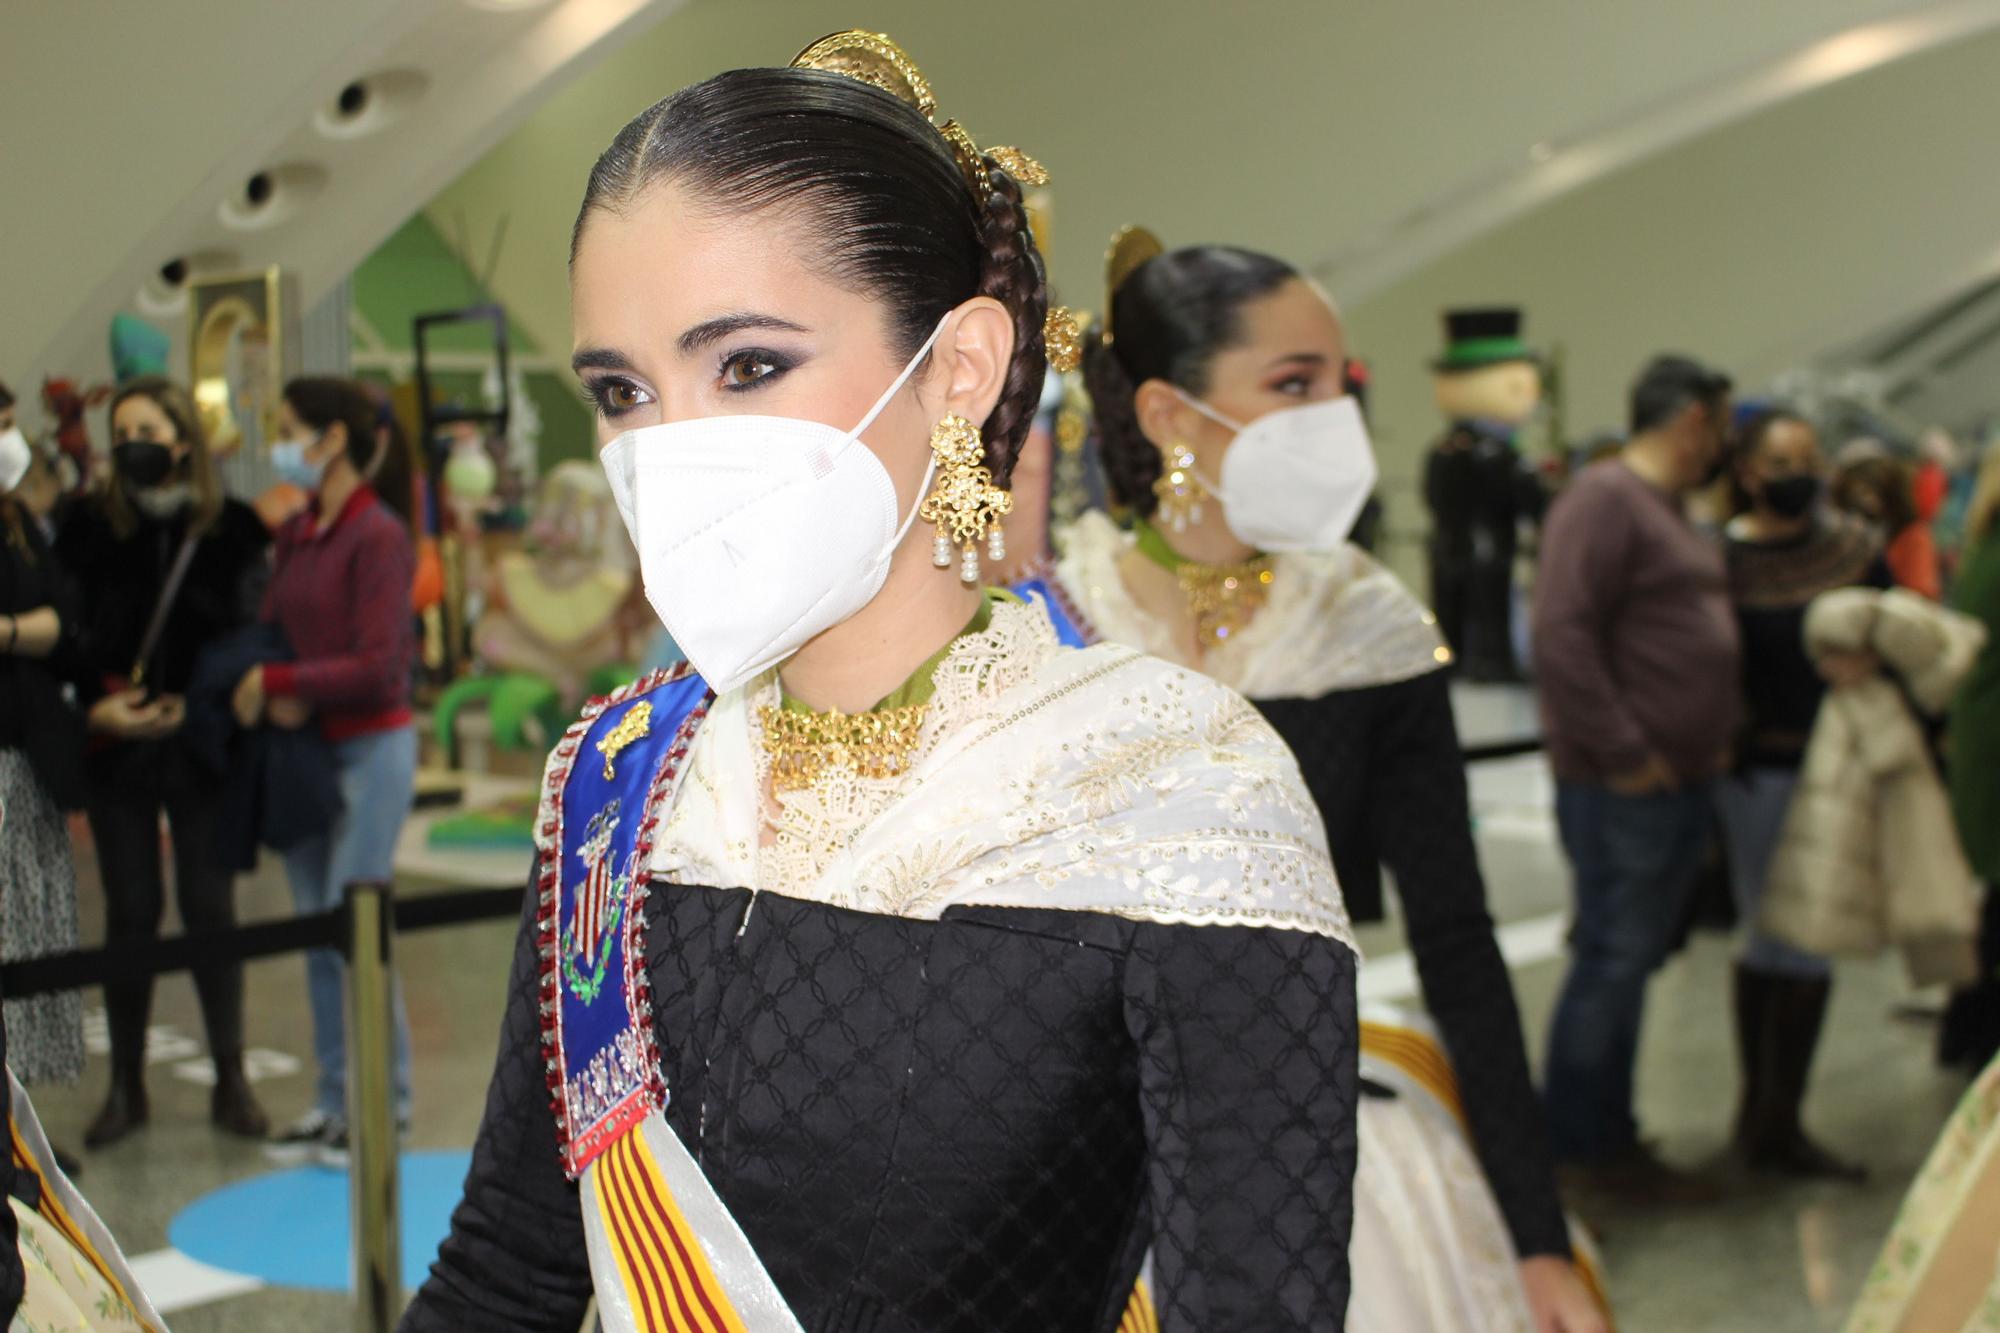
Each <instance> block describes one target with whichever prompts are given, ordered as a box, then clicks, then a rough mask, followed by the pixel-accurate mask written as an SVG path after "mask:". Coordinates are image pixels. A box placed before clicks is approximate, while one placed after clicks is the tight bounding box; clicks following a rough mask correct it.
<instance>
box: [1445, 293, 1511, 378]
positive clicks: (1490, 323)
mask: <svg viewBox="0 0 2000 1333" xmlns="http://www.w3.org/2000/svg"><path fill="white" fill-rule="evenodd" d="M1444 338H1445V349H1444V355H1443V356H1441V357H1439V358H1438V359H1437V360H1436V361H1433V362H1431V368H1432V369H1433V370H1438V371H1443V372H1446V373H1450V372H1451V371H1454V370H1478V369H1480V368H1482V367H1484V366H1497V365H1499V364H1501V363H1502V362H1505V361H1533V360H1535V359H1536V357H1535V354H1534V353H1533V352H1532V351H1530V350H1529V349H1528V345H1527V344H1526V343H1525V342H1522V341H1521V311H1520V308H1519V307H1518V306H1485V307H1482V308H1480V309H1477V310H1447V311H1445V312H1444Z"/></svg>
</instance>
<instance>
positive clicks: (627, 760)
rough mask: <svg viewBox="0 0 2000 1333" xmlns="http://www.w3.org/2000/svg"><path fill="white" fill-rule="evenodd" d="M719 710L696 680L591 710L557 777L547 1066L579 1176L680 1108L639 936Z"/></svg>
mask: <svg viewBox="0 0 2000 1333" xmlns="http://www.w3.org/2000/svg"><path fill="white" fill-rule="evenodd" d="M709 698H710V695H709V691H708V686H707V685H706V683H704V682H703V681H702V679H701V678H700V677H699V676H697V675H694V674H693V673H692V672H691V671H688V670H686V669H685V668H683V669H682V670H681V671H680V672H678V673H674V674H668V673H655V674H654V675H652V676H649V677H647V678H646V679H644V680H641V681H639V682H638V683H637V684H635V685H633V686H631V687H629V688H627V689H625V690H621V691H619V692H618V693H616V694H614V695H612V696H611V697H610V698H609V699H607V700H604V701H602V702H601V703H593V704H592V705H591V706H589V707H587V708H585V710H584V713H583V716H582V718H581V719H579V720H578V722H577V723H576V724H575V725H574V726H572V727H571V728H570V729H569V732H568V733H567V734H566V735H565V736H564V737H563V739H562V741H561V743H560V744H558V745H557V747H556V751H555V754H554V756H553V757H552V759H551V762H550V765H549V773H548V778H547V790H546V791H545V793H544V800H543V809H544V811H545V815H544V823H543V826H542V829H541V834H542V838H541V845H542V847H543V851H542V859H541V881H540V902H539V904H538V910H537V916H536V928H537V929H536V946H537V948H538V950H539V957H540V984H541V993H540V1000H541V1019H542V1054H543V1057H544V1062H545V1067H546V1069H547V1071H548V1080H549V1093H550V1096H551V1098H552V1100H553V1102H554V1108H555V1121H556V1139H557V1143H558V1145H559V1147H560V1148H561V1150H562V1156H563V1169H564V1170H565V1171H567V1172H568V1173H569V1175H570V1176H571V1177H572V1178H575V1177H577V1176H579V1175H581V1174H582V1173H583V1171H584V1169H585V1168H586V1167H588V1166H589V1165H590V1163H591V1162H592V1160H593V1159H595V1158H596V1157H597V1156H598V1155H599V1154H601V1153H602V1152H604V1151H605V1149H607V1148H608V1147H610V1146H611V1144H612V1143H614V1142H615V1141H616V1140H617V1139H618V1138H619V1136H620V1135H622V1134H624V1133H625V1132H626V1131H627V1130H629V1129H631V1128H632V1127H633V1126H634V1125H636V1124H638V1123H639V1122H640V1121H641V1120H643V1119H644V1118H645V1116H646V1115H647V1113H648V1112H650V1111H652V1110H655V1109H657V1108H661V1107H664V1106H665V1105H666V1100H667V1088H666V1082H665V1079H664V1077H663V1076H662V1074H661V1067H660V1056H659V1049H658V1044H657V1043H656V1042H655V1040H654V1037H653V1027H652V1009H653V1006H652V995H651V988H650V986H649V984H648V982H647V980H646V960H645V958H644V957H643V956H641V953H640V949H639V925H640V920H641V913H642V907H643V904H644V901H645V893H646V865H647V859H648V856H649V854H650V853H651V851H652V834H653V829H654V826H655V825H656V824H657V823H658V821H659V819H660V818H661V817H662V815H663V814H664V813H665V811H666V810H667V809H668V808H670V806H671V802H672V799H673V792H674V786H675V784H676V782H677V781H678V779H679V776H680V772H681V770H682V768H683V767H684V766H685V761H686V758H687V752H688V747H689V745H690V744H691V743H692V741H693V739H694V733H695V731H696V729H697V728H698V727H699V726H700V724H701V719H702V718H703V717H704V716H705V715H706V714H707V711H708V701H709Z"/></svg>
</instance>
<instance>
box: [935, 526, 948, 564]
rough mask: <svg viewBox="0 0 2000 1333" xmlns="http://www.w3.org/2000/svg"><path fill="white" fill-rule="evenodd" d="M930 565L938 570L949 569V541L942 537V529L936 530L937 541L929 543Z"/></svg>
mask: <svg viewBox="0 0 2000 1333" xmlns="http://www.w3.org/2000/svg"><path fill="white" fill-rule="evenodd" d="M931 563H932V564H934V565H936V566H937V567H938V568H939V569H950V568H951V540H950V539H949V538H948V537H946V536H945V535H944V529H943V528H939V529H938V535H937V540H936V541H934V542H932V543H931Z"/></svg>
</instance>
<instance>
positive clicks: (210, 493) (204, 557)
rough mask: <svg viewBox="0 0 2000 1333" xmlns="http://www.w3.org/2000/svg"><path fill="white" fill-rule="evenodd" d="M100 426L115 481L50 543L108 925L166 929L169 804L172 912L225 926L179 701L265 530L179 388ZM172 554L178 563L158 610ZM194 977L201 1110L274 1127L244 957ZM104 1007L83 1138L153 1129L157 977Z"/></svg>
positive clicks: (243, 598) (203, 783)
mask: <svg viewBox="0 0 2000 1333" xmlns="http://www.w3.org/2000/svg"><path fill="white" fill-rule="evenodd" d="M111 437H112V446H111V459H112V473H111V478H110V481H109V483H108V484H107V485H106V487H105V489H104V490H103V491H101V492H99V493H98V494H96V495H93V496H90V497H88V498H85V499H82V500H79V501H77V502H76V503H75V504H74V505H72V506H71V507H70V509H69V511H68V513H67V514H66V515H65V517H64V519H63V523H62V528H61V530H60V532H59V534H58V536H57V538H56V549H57V553H58V554H59V555H60V557H61V558H62V561H63V565H64V568H65V569H66V570H67V572H68V574H69V576H70V578H71V579H72V580H74V582H75V584H76V589H77V600H78V605H79V607H80V608H81V628H82V636H81V637H82V644H83V655H84V658H85V660H86V662H87V663H88V666H89V671H88V674H87V677H86V681H85V690H84V693H85V696H86V697H87V698H88V699H89V700H90V701H91V709H90V725H91V730H92V731H93V732H94V733H96V735H97V737H98V738H99V739H98V740H97V742H96V744H95V745H94V746H93V748H92V750H91V752H90V755H89V758H88V760H87V762H86V764H85V769H84V776H85V785H86V788H87V808H88V810H89V813H90V833H91V838H92V840H93V841H94V842H95V843H96V845H97V861H98V866H99V868H100V871H101V878H102V879H103V881H104V918H105V935H106V937H107V938H109V939H112V940H150V939H154V938H156V937H157V936H158V935H159V933H160V916H161V913H162V912H163V911H164V910H165V903H166V897H165V881H166V874H165V867H164V865H163V864H162V858H161V853H160V818H161V815H162V814H164V815H165V816H166V822H167V828H168V829H169V831H170V833H171V835H172V842H173V882H174V896H175V898H176V899H177V900H178V902H179V905H180V914H181V920H182V921H183V922H184V923H185V924H186V926H187V928H188V929H189V930H218V929H223V928H226V927H228V926H231V925H234V924H235V922H236V899H235V894H236V881H235V877H234V876H233V875H232V874H231V873H230V872H229V871H228V870H226V869H223V868H222V862H221V859H220V858H219V857H218V856H217V854H216V853H215V851H214V850H213V848H212V846H211V844H212V842H213V840H214V832H213V830H214V827H215V820H216V814H217V810H218V808H219V805H220V796H221V783H220V782H219V781H218V780H217V775H216V774H214V773H211V772H210V771H208V769H207V768H206V767H205V766H204V765H202V764H201V763H200V762H198V761H197V760H196V759H195V757H194V755H193V753H192V751H190V750H189V748H188V747H187V745H186V744H184V743H183V742H182V740H181V739H180V737H179V734H178V733H179V729H180V722H181V717H182V713H183V706H182V701H181V694H182V692H183V691H184V690H185V689H186V688H187V685H188V680H189V677H190V676H191V675H192V674H193V671H194V664H195V658H196V656H197V655H198V654H199V653H200V652H201V649H202V647H203V646H204V645H205V644H207V643H209V642H211V641H212V640H215V639H218V638H220V637H222V636H223V635H225V634H228V633H229V632H231V631H232V630H235V629H237V628H238V627H239V626H242V625H244V624H247V623H248V622H249V621H250V620H251V619H252V618H254V616H255V615H256V610H257V599H258V597H259V595H260V594H261V593H262V591H263V586H264V581H265V578H266V575H267V570H268V560H267V557H266V555H265V548H266V547H267V546H268V545H269V543H270V538H269V537H268V535H267V534H266V533H265V531H264V525H263V524H262V523H261V522H259V521H258V518H257V515H256V514H255V512H253V511H252V510H251V508H250V507H249V506H248V505H246V504H244V503H243V502H241V501H240V500H234V499H230V498H229V497H227V496H225V495H224V494H223V493H222V486H221V480H220V478H219V477H217V475H216V470H215V463H214V460H213V459H211V458H210V457H209V453H208V441H207V436H206V434H205V432H204V431H203V430H202V426H201V418H200V416H199V414H198V413H197V412H196V411H195V405H194V400H193V398H191V397H190V396H189V394H188V392H187V390H186V389H183V388H182V387H181V386H180V385H178V384H176V383H174V382H173V381H172V380H168V379H164V378H161V377H158V376H145V377H142V378H139V379H135V380H132V381H130V382H128V383H126V384H125V385H124V386H122V387H121V388H120V389H119V390H118V393H117V395H116V396H115V397H114V398H113V399H112V402H111ZM184 553H185V554H184ZM177 564H179V565H184V568H183V570H182V573H181V574H180V576H179V582H178V586H177V587H176V588H174V589H173V591H172V594H171V600H167V601H166V606H165V610H164V612H162V611H161V604H162V601H163V600H165V599H167V598H168V596H169V591H168V580H169V575H170V574H171V573H172V571H173V570H174V568H175V566H176V565H177ZM162 614H163V615H164V618H163V619H162V620H161V621H160V627H159V630H158V631H157V633H156V634H155V635H154V637H153V639H152V641H151V642H150V643H148V642H147V641H146V634H147V630H148V627H149V626H150V625H151V624H152V622H153V620H154V618H155V617H156V616H158V615H162ZM194 985H195V993H196V995H198V996H199V997H200V999H201V1013H202V1020H203V1022H204V1024H205V1025H206V1027H207V1030H208V1047H209V1055H210V1058H211V1059H213V1060H214V1062H215V1091H214V1094H213V1096H212V1100H211V1106H210V1112H211V1115H212V1117H213V1119H214V1121H215V1123H216V1124H217V1125H219V1126H221V1127H222V1128H223V1129H225V1130H227V1131H228V1132H230V1133H232V1134H239V1135H243V1136H246V1137H249V1138H261V1137H262V1136H263V1134H264V1131H265V1130H266V1128H267V1127H268V1126H267V1123H266V1120H265V1116H264V1112H263V1110H262V1109H261V1108H260V1107H259V1106H258V1105H257V1099H256V1097H255V1096H254V1095H253V1094H252V1093H251V1091H250V1083H249V1080H248V1078H247V1077H246V1076H245V1074H244V1069H243V964H242V963H240V962H225V963H209V964H205V965H203V966H201V967H198V968H196V969H195V972H194ZM104 1007H105V1011H106V1014H107V1017H108V1019H109V1027H110V1031H111V1088H110V1091H109V1093H108V1094H107V1095H106V1097H105V1100H104V1108H103V1110H102V1111H100V1112H99V1113H98V1116H97V1118H96V1119H95V1120H93V1121H92V1122H91V1125H90V1128H89V1129H88V1130H87V1131H85V1133H84V1143H85V1144H86V1145H88V1146H89V1147H92V1148H102V1147H105V1146H107V1145H109V1144H112V1143H116V1142H117V1141H118V1140H120V1139H122V1138H124V1137H125V1136H126V1135H128V1134H130V1133H131V1132H132V1131H133V1130H135V1129H137V1128H139V1126H141V1125H143V1124H145V1123H146V1118H147V1114H148V1106H147V1099H146V1025H147V1022H148V1020H149V1018H150V1016H151V1013H152V1007H153V979H152V978H151V977H150V976H145V977H138V978H136V979H129V980H125V981H116V982H108V983H106V985H105V987H104Z"/></svg>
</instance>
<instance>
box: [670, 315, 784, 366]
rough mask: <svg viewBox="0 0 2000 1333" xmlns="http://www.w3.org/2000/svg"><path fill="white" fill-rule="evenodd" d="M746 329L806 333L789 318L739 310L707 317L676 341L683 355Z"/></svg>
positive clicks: (690, 353)
mask: <svg viewBox="0 0 2000 1333" xmlns="http://www.w3.org/2000/svg"><path fill="white" fill-rule="evenodd" d="M746 329H771V330H775V331H777V332H779V333H804V332H806V331H807V330H806V328H805V326H804V325H802V324H794V323H792V321H790V320H789V319H780V318H778V317H777V316H776V315H760V314H757V313H755V312H754V311H748V310H745V311H739V312H737V313H736V314H733V315H717V316H716V317H715V318H714V319H705V320H703V321H702V322H701V323H699V324H697V325H695V326H694V327H693V328H691V329H689V330H688V331H687V332H685V333H683V334H682V335H681V336H680V337H679V338H678V339H677V340H676V342H675V345H676V346H677V347H679V348H680V353H681V355H682V356H689V355H692V354H693V353H695V352H699V351H700V350H701V349H702V348H704V347H707V346H708V345H709V344H710V343H715V342H720V341H721V340H722V339H724V338H727V337H728V336H729V335H730V334H732V333H742V332H743V331H744V330H746Z"/></svg>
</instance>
